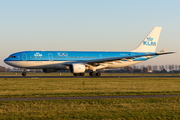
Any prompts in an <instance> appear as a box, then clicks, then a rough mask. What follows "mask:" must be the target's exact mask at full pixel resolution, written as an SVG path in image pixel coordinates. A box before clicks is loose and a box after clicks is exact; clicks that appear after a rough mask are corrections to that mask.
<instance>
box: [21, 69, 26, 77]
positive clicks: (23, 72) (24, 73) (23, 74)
mask: <svg viewBox="0 0 180 120" xmlns="http://www.w3.org/2000/svg"><path fill="white" fill-rule="evenodd" d="M21 71H22V76H26V70H25V69H24V68H21Z"/></svg>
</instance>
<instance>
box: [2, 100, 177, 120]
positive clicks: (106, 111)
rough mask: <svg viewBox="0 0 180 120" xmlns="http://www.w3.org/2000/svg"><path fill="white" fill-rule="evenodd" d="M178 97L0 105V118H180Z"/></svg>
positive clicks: (23, 102) (54, 101) (25, 102)
mask: <svg viewBox="0 0 180 120" xmlns="http://www.w3.org/2000/svg"><path fill="white" fill-rule="evenodd" d="M179 102H180V97H169V98H133V99H96V100H49V101H43V100H39V101H8V102H0V118H1V119H56V120H57V119H89V120H92V119H114V120H115V119H149V120H151V119H180V109H179V108H180V104H179Z"/></svg>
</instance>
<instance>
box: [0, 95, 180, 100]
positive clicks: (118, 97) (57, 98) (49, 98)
mask: <svg viewBox="0 0 180 120" xmlns="http://www.w3.org/2000/svg"><path fill="white" fill-rule="evenodd" d="M159 97H180V95H138V96H134V95H132V96H95V97H44V98H43V97H42V98H0V101H32V100H84V99H114V98H115V99H125V98H159Z"/></svg>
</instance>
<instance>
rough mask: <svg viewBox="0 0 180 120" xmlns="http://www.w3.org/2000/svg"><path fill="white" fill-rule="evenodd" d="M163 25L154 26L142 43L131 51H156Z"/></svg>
mask: <svg viewBox="0 0 180 120" xmlns="http://www.w3.org/2000/svg"><path fill="white" fill-rule="evenodd" d="M161 29H162V27H154V28H153V29H152V31H151V32H150V33H149V34H148V35H147V36H146V37H145V39H144V40H143V41H142V43H141V44H140V45H139V46H138V47H137V48H136V49H135V50H133V51H131V52H155V50H156V47H157V44H158V40H159V35H160V33H161Z"/></svg>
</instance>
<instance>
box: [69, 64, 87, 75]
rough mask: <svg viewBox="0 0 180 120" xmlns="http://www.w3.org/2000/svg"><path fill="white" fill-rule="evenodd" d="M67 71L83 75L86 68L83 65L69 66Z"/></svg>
mask: <svg viewBox="0 0 180 120" xmlns="http://www.w3.org/2000/svg"><path fill="white" fill-rule="evenodd" d="M69 70H70V72H72V73H84V72H85V70H86V66H85V65H84V64H72V65H71V66H69Z"/></svg>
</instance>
